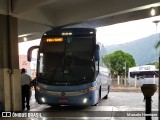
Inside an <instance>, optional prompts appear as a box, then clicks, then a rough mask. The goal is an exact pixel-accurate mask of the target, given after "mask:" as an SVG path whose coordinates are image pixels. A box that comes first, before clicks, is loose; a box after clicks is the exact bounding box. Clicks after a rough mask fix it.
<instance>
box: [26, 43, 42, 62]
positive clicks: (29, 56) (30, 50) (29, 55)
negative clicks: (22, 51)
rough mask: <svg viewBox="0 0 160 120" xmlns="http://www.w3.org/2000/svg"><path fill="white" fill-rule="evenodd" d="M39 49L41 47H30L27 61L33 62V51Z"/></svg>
mask: <svg viewBox="0 0 160 120" xmlns="http://www.w3.org/2000/svg"><path fill="white" fill-rule="evenodd" d="M37 48H38V49H39V46H37V45H36V46H32V47H30V48H29V49H28V51H27V60H28V61H29V62H31V58H32V51H33V50H34V49H37Z"/></svg>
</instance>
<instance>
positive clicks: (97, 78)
mask: <svg viewBox="0 0 160 120" xmlns="http://www.w3.org/2000/svg"><path fill="white" fill-rule="evenodd" d="M36 48H37V49H38V52H37V69H36V84H35V94H36V101H37V102H38V103H39V104H49V105H80V106H81V105H89V106H90V105H97V104H98V101H99V100H100V99H102V98H104V99H107V98H108V94H109V88H110V70H109V69H108V68H107V67H105V65H104V64H102V58H101V57H100V53H99V51H100V46H99V45H98V44H96V29H93V28H59V29H58V28H57V29H52V30H50V31H47V32H45V33H44V34H43V36H42V38H41V42H40V45H39V46H32V47H30V48H29V49H28V53H27V58H28V61H31V59H32V51H33V50H34V49H36Z"/></svg>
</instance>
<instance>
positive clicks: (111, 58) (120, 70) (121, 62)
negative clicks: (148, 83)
mask: <svg viewBox="0 0 160 120" xmlns="http://www.w3.org/2000/svg"><path fill="white" fill-rule="evenodd" d="M102 59H103V61H104V64H105V65H106V66H107V67H109V68H110V70H111V73H112V75H125V69H126V73H128V68H130V67H134V66H136V63H135V59H134V58H133V56H132V55H130V54H129V53H126V52H123V51H122V50H118V51H115V52H113V53H111V54H109V55H105V56H104V57H103V58H102ZM125 64H126V65H125ZM125 66H126V68H125Z"/></svg>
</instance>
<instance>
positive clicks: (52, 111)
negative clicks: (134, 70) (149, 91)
mask: <svg viewBox="0 0 160 120" xmlns="http://www.w3.org/2000/svg"><path fill="white" fill-rule="evenodd" d="M33 94H34V93H33ZM143 99H144V97H143V95H142V93H141V92H110V94H109V98H108V99H107V100H105V99H102V100H101V101H100V102H99V104H98V106H89V107H69V106H61V107H55V106H53V107H52V106H48V105H38V104H37V103H36V102H35V100H34V96H32V98H31V110H30V111H29V113H28V112H27V111H24V112H21V115H22V114H23V115H27V116H28V117H30V116H32V115H35V116H34V117H30V118H25V116H24V117H23V118H21V117H15V116H16V115H17V114H14V117H12V118H0V119H2V120H3V119H9V120H10V119H11V120H19V119H20V120H21V119H24V120H53V119H54V120H74V119H76V120H79V119H81V120H93V119H94V120H145V117H140V116H142V115H143V113H144V111H145V102H144V101H143ZM152 101H153V102H152V111H158V93H155V94H154V96H153V97H152ZM133 111H134V112H133ZM135 112H136V113H135ZM156 114H157V112H153V115H156ZM36 115H37V116H36ZM135 115H137V116H138V117H133V116H135ZM39 116H42V117H39ZM129 116H131V117H129ZM152 120H158V117H153V119H152Z"/></svg>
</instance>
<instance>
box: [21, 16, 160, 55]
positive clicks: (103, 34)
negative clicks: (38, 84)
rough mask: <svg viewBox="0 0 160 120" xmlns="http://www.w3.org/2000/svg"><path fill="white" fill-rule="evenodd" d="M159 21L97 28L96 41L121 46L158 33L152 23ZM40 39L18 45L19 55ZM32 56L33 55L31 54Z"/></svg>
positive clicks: (158, 29) (159, 28) (139, 21)
mask: <svg viewBox="0 0 160 120" xmlns="http://www.w3.org/2000/svg"><path fill="white" fill-rule="evenodd" d="M155 20H160V16H157V17H151V18H147V19H141V20H136V21H130V22H124V23H119V24H114V25H110V26H104V27H99V28H97V41H98V42H101V43H102V44H103V45H113V44H123V43H126V42H130V41H133V40H137V39H140V38H143V37H147V36H149V35H152V34H156V28H157V32H160V23H159V24H158V25H157V27H156V24H155V23H153V21H155ZM39 43H40V39H37V40H32V41H28V42H22V43H19V54H20V55H26V54H27V50H28V48H29V47H30V46H33V45H39ZM33 55H34V53H33Z"/></svg>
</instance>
